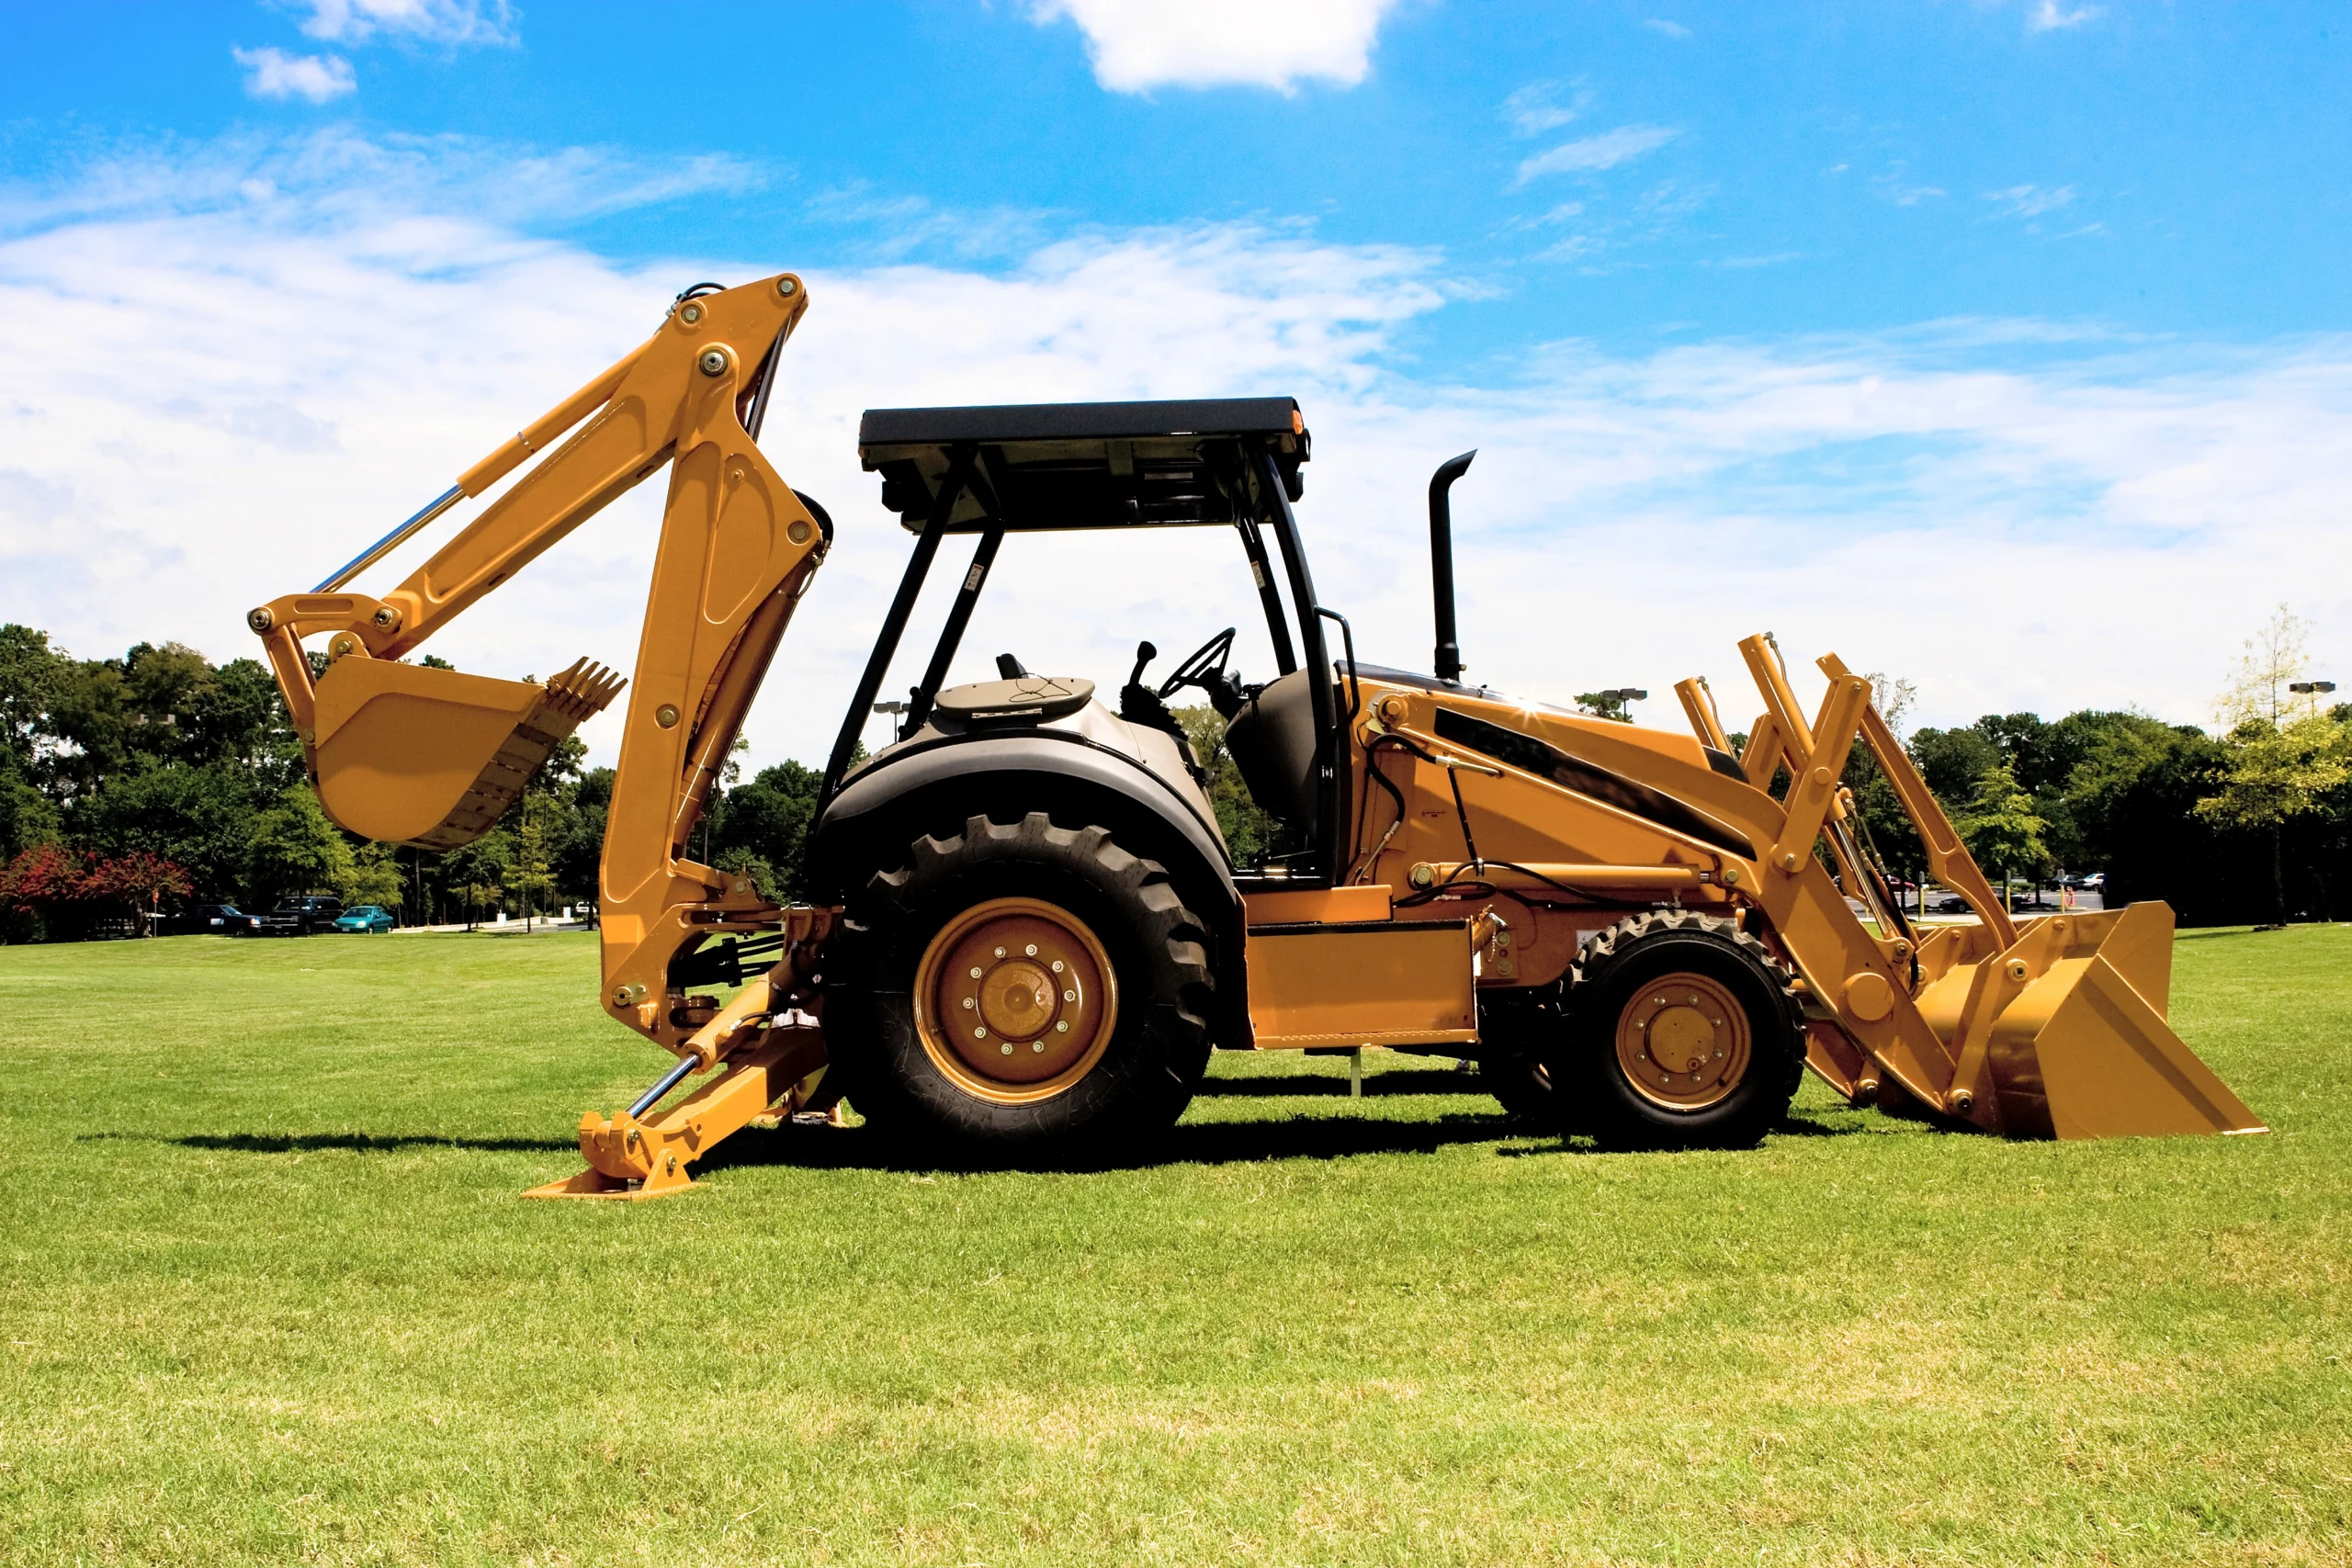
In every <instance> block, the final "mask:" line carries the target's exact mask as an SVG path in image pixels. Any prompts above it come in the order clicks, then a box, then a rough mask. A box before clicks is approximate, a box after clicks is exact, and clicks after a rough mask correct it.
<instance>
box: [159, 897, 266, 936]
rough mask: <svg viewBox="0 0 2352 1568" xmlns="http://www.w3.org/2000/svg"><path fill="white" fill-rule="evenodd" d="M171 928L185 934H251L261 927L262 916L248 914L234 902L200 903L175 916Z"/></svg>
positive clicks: (176, 932) (175, 931)
mask: <svg viewBox="0 0 2352 1568" xmlns="http://www.w3.org/2000/svg"><path fill="white" fill-rule="evenodd" d="M169 929H170V930H171V931H173V932H174V933H175V934H177V935H185V936H251V935H253V934H254V932H255V931H259V930H260V929H261V917H260V916H259V915H248V914H246V913H245V912H244V911H243V909H240V908H237V907H236V906H235V905H234V904H198V906H196V908H192V909H189V910H187V912H186V913H184V914H179V915H175V916H173V917H172V919H171V921H170V923H169Z"/></svg>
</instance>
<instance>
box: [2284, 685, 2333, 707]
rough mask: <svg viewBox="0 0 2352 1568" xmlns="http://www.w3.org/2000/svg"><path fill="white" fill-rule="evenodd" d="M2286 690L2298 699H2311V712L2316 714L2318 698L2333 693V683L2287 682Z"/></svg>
mask: <svg viewBox="0 0 2352 1568" xmlns="http://www.w3.org/2000/svg"><path fill="white" fill-rule="evenodd" d="M2287 689H2288V690H2289V691H2290V692H2292V693H2294V694H2295V695H2297V696H2299V697H2309V698H2311V700H2312V712H2313V713H2317V712H2318V711H2319V700H2320V698H2322V697H2324V696H2326V695H2327V694H2329V693H2331V692H2333V691H2335V682H2333V681H2290V682H2287Z"/></svg>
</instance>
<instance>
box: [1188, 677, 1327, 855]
mask: <svg viewBox="0 0 2352 1568" xmlns="http://www.w3.org/2000/svg"><path fill="white" fill-rule="evenodd" d="M1172 711H1173V712H1174V714H1175V716H1176V722H1177V723H1178V724H1180V725H1182V726H1183V728H1184V737H1185V739H1188V740H1189V741H1191V742H1192V746H1193V756H1194V757H1196V758H1198V759H1199V760H1200V763H1201V766H1202V768H1203V769H1204V770H1205V771H1206V772H1207V773H1208V775H1209V787H1208V796H1209V805H1210V806H1211V807H1214V808H1215V809H1216V825H1217V830H1218V831H1219V832H1221V833H1223V834H1224V835H1225V847H1226V850H1227V852H1228V853H1230V854H1231V855H1232V856H1233V863H1234V864H1236V865H1240V866H1255V865H1263V864H1264V863H1267V862H1268V861H1269V860H1272V859H1275V858H1278V857H1280V856H1282V855H1285V854H1288V853H1290V852H1293V851H1295V850H1296V849H1297V848H1298V847H1299V845H1298V843H1297V841H1296V840H1297V835H1296V834H1295V833H1293V832H1292V831H1291V830H1290V829H1289V828H1287V827H1285V826H1283V824H1282V823H1281V822H1279V821H1277V820H1275V819H1274V818H1273V817H1272V816H1271V815H1270V814H1269V813H1267V812H1266V811H1264V810H1262V809H1261V808H1260V807H1259V805H1258V802H1257V801H1256V800H1255V799H1254V798H1252V797H1251V795H1250V786H1249V785H1248V784H1245V783H1244V782H1243V781H1242V777H1241V768H1240V765H1239V764H1238V763H1237V762H1235V761H1234V760H1233V753H1232V752H1230V751H1228V750H1226V748H1225V720H1223V719H1222V718H1219V717H1218V716H1217V714H1216V709H1215V708H1213V707H1210V706H1208V705H1206V704H1196V705H1193V706H1191V707H1181V708H1176V709H1174V710H1172Z"/></svg>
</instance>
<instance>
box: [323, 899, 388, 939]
mask: <svg viewBox="0 0 2352 1568" xmlns="http://www.w3.org/2000/svg"><path fill="white" fill-rule="evenodd" d="M399 924H400V922H399V921H398V920H396V919H392V917H391V915H390V913H389V912H387V911H386V910H383V909H380V908H377V907H376V906H375V905H373V904H355V905H354V906H352V907H351V908H348V909H345V911H344V912H343V913H342V914H340V915H337V916H336V917H335V921H334V929H335V930H336V931H356V932H357V933H358V934H360V935H362V936H373V935H375V934H376V933H377V932H378V931H390V930H391V929H392V928H393V927H394V926H397V925H399Z"/></svg>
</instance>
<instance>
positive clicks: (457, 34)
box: [289, 0, 516, 45]
mask: <svg viewBox="0 0 2352 1568" xmlns="http://www.w3.org/2000/svg"><path fill="white" fill-rule="evenodd" d="M289 9H292V10H296V11H303V12H308V13H309V15H307V16H306V17H303V19H302V23H301V27H302V31H303V32H305V33H307V34H309V35H310V36H311V38H315V39H327V40H328V41H330V42H335V43H354V44H357V43H366V42H367V41H368V39H371V38H374V37H375V36H376V35H377V34H379V33H382V34H385V35H386V36H388V37H393V38H405V39H414V40H416V41H417V42H419V43H437V44H445V45H455V44H469V43H470V44H498V43H508V44H511V43H513V42H514V41H515V36H516V35H515V9H514V7H513V6H510V5H509V4H507V0H291V3H290V5H289Z"/></svg>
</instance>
